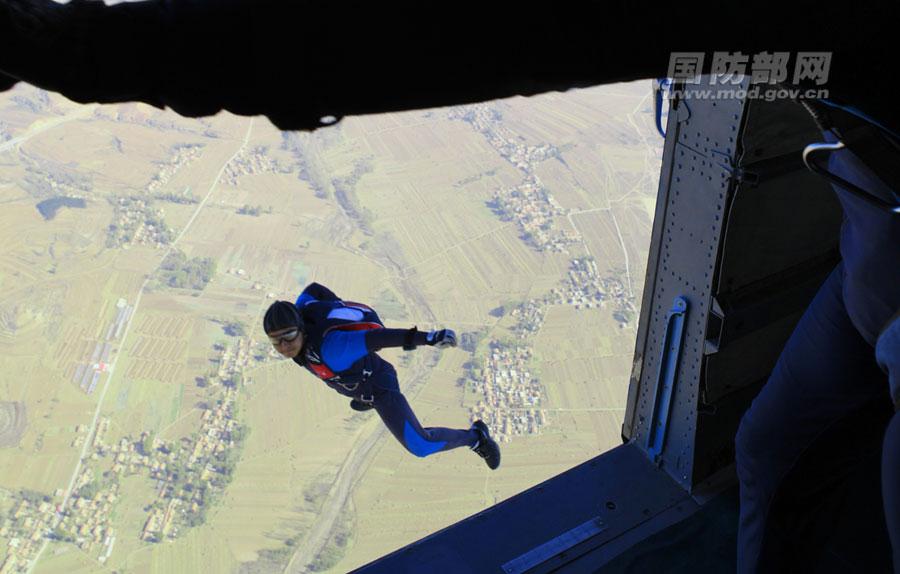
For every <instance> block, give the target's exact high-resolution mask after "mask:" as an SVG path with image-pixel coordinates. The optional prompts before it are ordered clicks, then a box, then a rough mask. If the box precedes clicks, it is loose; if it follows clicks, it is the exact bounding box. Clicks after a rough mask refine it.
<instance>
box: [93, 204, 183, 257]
mask: <svg viewBox="0 0 900 574" xmlns="http://www.w3.org/2000/svg"><path fill="white" fill-rule="evenodd" d="M113 205H114V207H115V213H114V215H113V223H111V224H110V226H109V232H108V234H107V239H106V243H107V246H108V247H113V248H115V247H125V248H127V247H128V246H131V245H141V244H143V245H151V246H155V247H157V248H159V249H161V248H162V247H164V246H166V245H168V244H169V243H170V242H171V241H172V239H173V237H172V236H173V233H172V230H171V229H169V228H168V227H167V226H166V224H165V222H164V221H163V210H162V209H154V208H153V207H152V206H151V205H150V203H149V200H144V199H142V198H140V197H119V198H117V199H116V200H115V201H114V202H113Z"/></svg>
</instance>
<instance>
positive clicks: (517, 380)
mask: <svg viewBox="0 0 900 574" xmlns="http://www.w3.org/2000/svg"><path fill="white" fill-rule="evenodd" d="M531 358H532V353H531V350H530V349H529V348H527V347H519V346H509V345H505V344H503V343H501V342H500V341H496V340H495V341H491V342H490V344H489V347H488V354H487V357H486V358H485V360H484V366H483V368H470V370H469V376H470V380H469V381H468V383H467V384H469V385H471V386H472V387H474V389H475V390H476V391H477V392H478V393H480V394H481V395H482V398H481V399H479V400H478V403H477V404H476V405H475V406H473V407H472V408H471V409H470V411H471V412H470V416H471V418H472V419H473V420H475V419H482V420H484V421H485V422H487V423H488V424H489V425H490V426H491V428H492V429H494V433H495V437H496V439H497V440H498V441H500V442H509V441H510V440H512V437H514V436H517V435H526V434H538V433H539V431H540V429H541V427H543V426H545V425H546V424H547V415H546V413H545V411H544V410H542V409H541V398H542V396H543V389H542V388H541V384H540V382H539V381H538V379H537V377H535V376H534V375H533V374H532V372H531V369H530V367H529V362H530V360H531Z"/></svg>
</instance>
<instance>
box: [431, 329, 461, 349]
mask: <svg viewBox="0 0 900 574" xmlns="http://www.w3.org/2000/svg"><path fill="white" fill-rule="evenodd" d="M425 341H426V344H427V345H431V346H432V347H437V348H438V349H446V348H447V347H455V346H456V333H454V332H453V331H452V330H451V329H441V330H440V331H430V332H429V333H428V335H426V336H425Z"/></svg>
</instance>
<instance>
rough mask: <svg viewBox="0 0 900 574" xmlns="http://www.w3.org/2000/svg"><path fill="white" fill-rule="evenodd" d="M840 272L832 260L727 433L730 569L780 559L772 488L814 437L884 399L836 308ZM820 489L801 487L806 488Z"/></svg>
mask: <svg viewBox="0 0 900 574" xmlns="http://www.w3.org/2000/svg"><path fill="white" fill-rule="evenodd" d="M842 273H843V268H842V264H839V265H838V266H837V268H836V269H835V270H834V271H833V272H832V273H831V275H830V276H829V277H828V279H826V281H825V283H824V284H823V285H822V287H821V288H820V289H819V292H818V293H817V294H816V297H815V298H814V299H813V301H812V303H811V304H810V306H809V308H808V309H807V310H806V312H805V313H804V314H803V317H802V318H801V319H800V321H799V323H798V324H797V327H796V328H795V329H794V332H793V333H792V334H791V336H790V338H789V339H788V342H787V344H786V345H785V347H784V350H783V351H782V354H781V356H780V357H779V359H778V362H777V363H776V365H775V368H774V369H773V371H772V375H771V376H770V377H769V380H768V382H767V383H766V385H765V386H764V387H763V389H762V390H761V391H760V393H759V395H757V397H756V399H754V401H753V403H752V404H751V405H750V408H749V409H747V412H746V413H745V414H744V417H743V419H742V420H741V424H740V427H739V429H738V433H737V436H736V438H735V462H736V467H737V474H738V479H739V482H740V522H739V525H738V552H737V555H738V572H741V573H744V572H761V571H767V570H770V569H772V568H777V566H776V565H774V564H771V563H769V562H768V560H769V558H772V559H774V560H778V559H779V558H778V557H779V556H781V558H780V559H784V552H783V551H784V550H785V546H784V545H785V544H786V540H785V539H784V535H783V534H778V528H777V527H775V526H774V525H773V521H772V516H771V513H770V510H772V502H773V500H774V499H775V494H776V492H778V491H779V490H780V489H781V488H782V487H783V486H784V484H783V483H784V481H785V478H786V477H788V475H789V473H790V471H791V470H792V469H793V468H794V467H795V466H796V465H797V463H798V461H799V460H800V459H801V456H802V455H803V454H804V452H805V451H807V449H808V448H809V447H810V446H811V445H812V444H813V443H814V442H815V441H816V439H817V438H818V437H819V436H820V435H822V434H823V433H824V432H825V431H826V430H828V429H829V428H830V427H832V425H835V424H836V423H838V422H839V421H841V420H842V419H844V418H845V417H847V416H848V415H850V414H852V413H853V412H855V411H858V410H859V409H861V408H863V407H864V406H866V405H867V404H869V403H870V401H872V400H877V398H878V397H879V396H881V397H882V398H884V396H885V383H886V381H885V377H884V373H882V372H881V371H880V370H879V369H878V367H877V364H876V362H875V351H874V349H873V348H872V347H871V345H869V344H868V343H866V341H865V340H864V339H863V338H862V337H861V336H860V334H859V332H858V331H857V330H856V328H855V327H854V326H853V324H852V323H851V322H850V318H849V317H848V315H847V311H846V308H845V307H844V303H843V298H842V294H841V284H842ZM822 486H823V485H821V484H808V485H806V489H807V490H813V489H815V488H816V487H822Z"/></svg>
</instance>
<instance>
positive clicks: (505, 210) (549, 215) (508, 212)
mask: <svg viewBox="0 0 900 574" xmlns="http://www.w3.org/2000/svg"><path fill="white" fill-rule="evenodd" d="M492 207H493V208H494V211H495V212H496V213H497V214H498V215H499V216H500V217H501V218H502V219H504V220H507V221H515V222H516V223H517V224H518V226H519V230H520V232H521V234H522V239H524V240H525V242H526V243H528V244H530V245H531V246H532V247H534V248H535V249H537V250H538V251H556V252H567V246H568V245H570V244H572V243H576V242H578V241H580V239H581V238H580V237H579V236H578V235H577V234H576V233H573V232H571V231H566V230H557V229H555V228H554V224H553V219H554V218H555V217H558V216H561V215H565V213H566V211H565V210H564V209H563V208H562V206H561V205H559V204H558V203H557V202H556V200H555V199H554V198H553V196H552V195H551V194H550V192H549V191H547V189H546V188H545V187H543V186H542V185H541V183H540V180H539V179H538V177H537V176H536V175H534V174H529V175H527V176H526V177H525V180H524V181H523V182H522V183H520V184H519V185H517V186H515V187H511V188H503V189H499V190H497V191H495V192H494V198H493V202H492Z"/></svg>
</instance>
